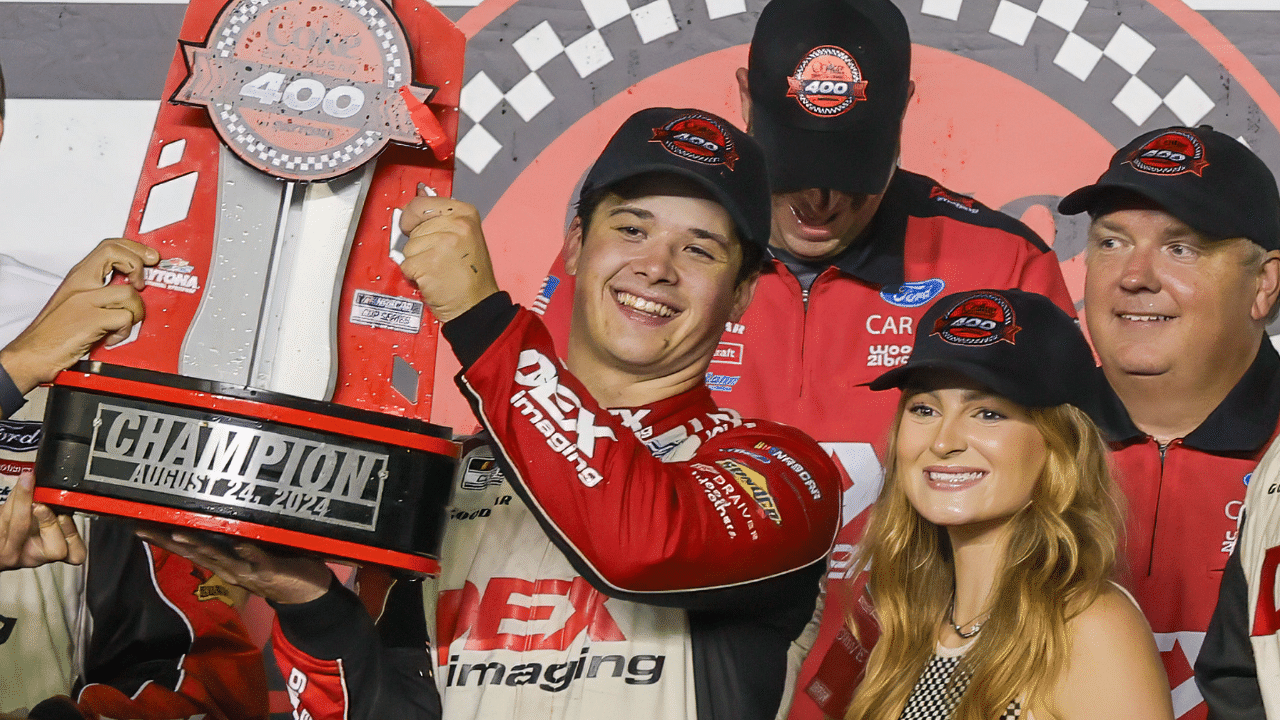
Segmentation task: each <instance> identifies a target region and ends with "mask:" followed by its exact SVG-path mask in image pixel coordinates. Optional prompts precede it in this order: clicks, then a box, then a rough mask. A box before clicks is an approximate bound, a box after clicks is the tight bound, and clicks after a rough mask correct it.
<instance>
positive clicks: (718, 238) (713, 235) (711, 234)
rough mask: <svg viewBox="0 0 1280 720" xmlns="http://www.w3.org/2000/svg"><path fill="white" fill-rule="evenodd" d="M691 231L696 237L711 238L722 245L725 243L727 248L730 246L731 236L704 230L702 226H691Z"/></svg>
mask: <svg viewBox="0 0 1280 720" xmlns="http://www.w3.org/2000/svg"><path fill="white" fill-rule="evenodd" d="M689 232H690V233H692V234H693V236H694V237H696V238H700V239H702V240H711V241H713V242H716V243H719V244H720V245H723V246H724V247H726V248H727V247H729V238H727V237H725V236H724V235H721V234H720V233H717V232H711V231H710V230H703V229H702V228H689Z"/></svg>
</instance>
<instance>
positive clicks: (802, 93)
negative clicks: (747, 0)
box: [747, 0, 911, 194]
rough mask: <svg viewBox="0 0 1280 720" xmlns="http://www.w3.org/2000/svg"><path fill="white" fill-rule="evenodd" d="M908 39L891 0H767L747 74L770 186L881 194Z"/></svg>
mask: <svg viewBox="0 0 1280 720" xmlns="http://www.w3.org/2000/svg"><path fill="white" fill-rule="evenodd" d="M910 70H911V37H910V34H909V33H908V31H907V21H906V19H905V18H903V17H902V13H901V12H900V11H899V10H898V8H897V7H896V6H895V5H894V4H893V3H892V2H890V0H773V1H772V2H770V3H769V4H768V5H766V6H765V8H764V10H763V11H762V12H761V13H760V20H759V21H758V22H757V23H756V32H755V36H754V37H752V38H751V55H750V59H749V61H748V66H747V82H748V85H749V86H750V90H751V134H752V136H754V137H755V138H756V139H757V140H759V141H760V144H761V145H762V146H763V147H764V149H765V156H766V157H767V158H768V160H769V179H770V181H771V182H772V184H773V191H774V192H789V191H792V190H804V189H806V188H830V189H832V190H843V191H845V192H848V193H866V194H877V193H881V192H884V189H885V187H886V186H887V185H888V183H889V177H890V176H891V175H892V174H893V169H894V166H895V165H896V163H897V160H898V148H899V145H900V140H901V136H902V114H903V112H904V111H905V110H906V107H907V100H908V99H909V96H910V90H909V87H910V83H911V77H910Z"/></svg>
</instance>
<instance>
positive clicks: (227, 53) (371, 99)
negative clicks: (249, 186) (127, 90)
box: [173, 0, 436, 181]
mask: <svg viewBox="0 0 1280 720" xmlns="http://www.w3.org/2000/svg"><path fill="white" fill-rule="evenodd" d="M182 50H183V53H184V55H185V57H186V61H187V68H188V75H187V78H186V80H185V81H184V82H183V83H182V85H180V86H179V87H178V89H177V91H176V92H175V93H174V96H173V101H174V102H177V103H182V104H187V105H196V106H203V107H205V108H206V109H207V110H208V111H209V116H210V118H212V120H213V125H214V127H215V128H216V129H217V132H218V134H219V136H221V137H222V140H223V142H225V143H226V144H227V146H228V147H229V148H231V150H232V151H233V152H234V153H235V154H236V155H237V156H238V157H240V158H241V159H242V160H244V161H245V162H247V163H249V164H250V165H252V166H253V167H255V168H257V169H259V170H261V171H262V172H265V173H267V174H269V175H273V176H275V177H279V178H284V179H287V180H299V181H308V180H327V179H329V178H333V177H336V176H338V175H342V174H343V173H346V172H350V171H351V170H354V169H356V168H358V167H360V166H362V165H364V164H365V163H366V162H368V161H369V160H372V159H373V158H374V157H375V156H377V154H378V152H379V151H380V150H382V148H383V147H385V146H386V144H387V143H388V142H398V143H403V144H406V145H423V144H425V142H424V140H423V138H422V137H421V136H420V134H419V132H418V130H417V129H416V128H415V125H414V123H415V121H418V120H419V119H420V118H421V119H427V118H425V117H424V116H425V115H429V114H430V112H431V111H430V110H429V109H427V108H426V107H425V105H424V104H423V103H425V102H426V101H427V100H428V99H430V98H431V96H432V95H433V94H434V93H435V90H436V88H433V87H427V86H422V85H415V84H414V83H413V82H412V78H413V68H412V58H411V53H410V47H409V42H408V38H407V36H406V35H405V31H404V28H403V27H401V25H400V21H399V20H398V19H397V18H396V17H395V15H394V14H392V12H391V9H390V8H389V7H387V5H386V4H385V3H384V2H383V0H232V2H230V3H228V4H227V5H226V7H224V8H223V9H222V12H221V13H220V14H219V15H218V18H217V19H216V20H214V22H213V26H212V27H211V28H210V30H209V36H208V40H206V42H205V44H204V45H197V44H192V43H187V42H185V41H183V42H182ZM429 120H431V121H434V116H432V117H431V118H429Z"/></svg>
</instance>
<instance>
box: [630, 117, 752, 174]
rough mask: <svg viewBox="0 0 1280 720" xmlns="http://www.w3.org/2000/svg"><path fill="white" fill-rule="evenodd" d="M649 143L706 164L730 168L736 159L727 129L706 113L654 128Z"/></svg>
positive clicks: (735, 151)
mask: <svg viewBox="0 0 1280 720" xmlns="http://www.w3.org/2000/svg"><path fill="white" fill-rule="evenodd" d="M649 142H656V143H662V146H663V147H664V148H666V149H667V152H670V153H671V154H673V155H677V156H679V157H682V158H684V159H686V160H693V161H694V162H700V163H703V164H705V165H724V166H725V167H727V168H729V169H730V170H732V169H733V164H734V163H736V162H737V161H738V151H737V150H735V149H734V148H733V138H732V137H731V136H730V135H729V131H728V129H727V128H725V127H724V126H723V125H721V124H720V123H719V122H717V121H716V120H714V119H713V118H710V117H708V116H706V115H685V116H684V117H681V118H678V119H676V120H673V121H671V122H669V123H667V124H666V125H664V126H662V127H660V128H654V129H653V138H652V139H651V140H650V141H649Z"/></svg>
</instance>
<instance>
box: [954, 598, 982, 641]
mask: <svg viewBox="0 0 1280 720" xmlns="http://www.w3.org/2000/svg"><path fill="white" fill-rule="evenodd" d="M990 614H991V613H990V612H989V611H988V612H984V613H982V614H981V615H979V616H978V617H976V618H974V621H973V622H971V623H969V624H968V627H969V632H965V631H964V627H963V626H960V625H957V624H956V598H955V596H954V595H952V596H951V604H950V605H948V606H947V622H948V623H950V624H951V629H952V630H955V631H956V634H957V635H959V636H960V637H961V638H963V639H965V640H968V639H969V638H971V637H973V636H974V635H977V634H978V631H980V630H982V623H984V622H986V621H987V615H990Z"/></svg>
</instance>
